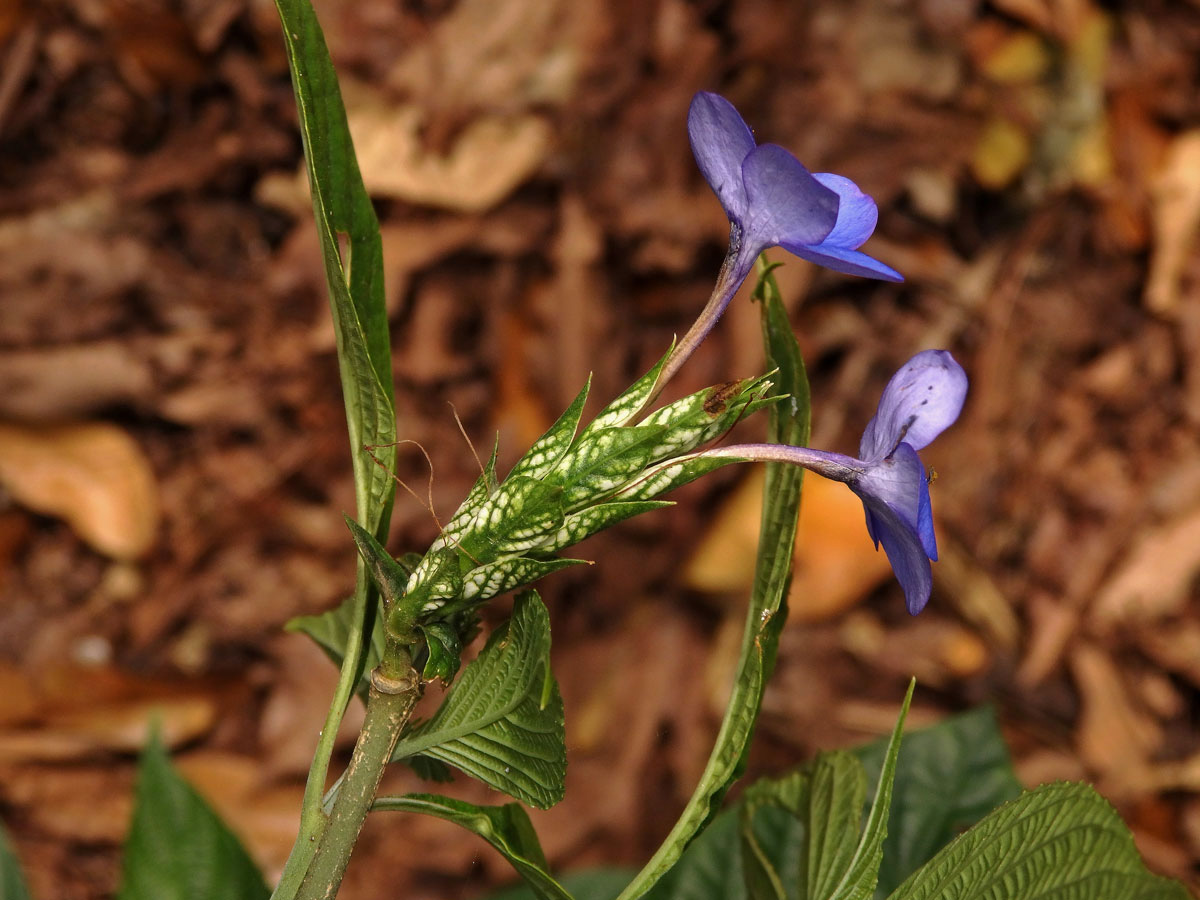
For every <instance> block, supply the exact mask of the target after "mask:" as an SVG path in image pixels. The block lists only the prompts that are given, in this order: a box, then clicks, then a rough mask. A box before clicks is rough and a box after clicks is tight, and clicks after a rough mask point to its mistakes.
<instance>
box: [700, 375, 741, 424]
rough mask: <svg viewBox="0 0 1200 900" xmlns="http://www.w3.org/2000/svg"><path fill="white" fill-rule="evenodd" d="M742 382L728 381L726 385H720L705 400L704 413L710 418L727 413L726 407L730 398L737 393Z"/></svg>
mask: <svg viewBox="0 0 1200 900" xmlns="http://www.w3.org/2000/svg"><path fill="white" fill-rule="evenodd" d="M740 384H741V382H738V381H727V382H725V383H724V384H718V385H717V386H716V387H714V388H713V389H712V390H711V391H709V394H708V396H707V397H706V398H705V399H704V411H705V412H706V413H708V414H709V415H710V416H714V417H715V416H719V415H720V414H721V413H723V412H725V407H726V406H728V405H729V398H730V397H732V396H733V395H734V394H736V393H737V389H738V386H739V385H740Z"/></svg>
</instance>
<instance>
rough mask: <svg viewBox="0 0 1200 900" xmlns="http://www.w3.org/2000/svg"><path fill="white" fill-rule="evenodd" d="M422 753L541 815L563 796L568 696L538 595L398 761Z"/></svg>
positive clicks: (398, 753) (524, 597)
mask: <svg viewBox="0 0 1200 900" xmlns="http://www.w3.org/2000/svg"><path fill="white" fill-rule="evenodd" d="M417 754H423V755H425V756H431V757H433V758H434V759H438V760H441V761H442V762H445V763H449V764H450V765H452V766H454V767H455V768H457V769H460V770H461V771H463V772H465V773H466V774H468V775H470V776H472V777H473V778H477V779H479V780H480V781H482V782H483V783H484V784H486V785H488V786H489V787H492V788H495V789H496V790H498V791H504V792H505V793H507V794H508V795H509V796H511V797H515V798H516V799H517V800H520V801H522V802H523V803H528V804H530V805H531V806H536V807H538V808H539V809H547V808H549V807H551V806H553V805H554V804H555V803H557V802H558V801H559V800H561V799H562V797H563V790H564V784H563V779H564V778H565V776H566V768H567V755H566V740H565V736H564V733H563V709H562V698H561V697H560V696H559V693H558V685H557V684H556V683H555V681H554V676H553V675H551V674H550V616H549V614H548V613H547V612H546V607H545V606H544V605H543V604H542V601H541V599H540V598H539V597H538V595H537V593H536V592H534V591H526V592H525V593H523V594H521V595H520V596H518V597H517V599H516V602H515V604H514V606H513V615H512V618H511V619H510V620H509V621H508V622H507V623H506V624H505V625H503V626H502V627H500V628H498V629H496V631H495V632H494V633H493V634H492V636H491V638H489V640H488V642H487V645H486V646H485V647H484V648H483V650H482V651H480V654H479V656H478V657H477V658H476V659H475V660H474V662H472V663H470V664H469V665H467V666H466V667H465V668H464V669H463V671H462V674H461V675H460V676H459V679H458V682H457V683H456V684H455V685H454V686H453V687H452V688H451V689H450V692H449V693H448V694H447V695H446V699H445V700H444V701H443V702H442V705H441V707H440V708H439V709H438V711H437V712H436V713H435V714H434V716H433V718H431V719H430V720H429V721H428V722H425V723H424V724H422V725H420V726H419V727H417V728H415V729H413V731H412V732H411V733H409V734H407V735H405V736H404V737H402V738H401V739H400V743H399V744H398V745H397V746H396V750H395V752H394V753H393V754H392V759H403V758H405V757H408V756H415V755H417Z"/></svg>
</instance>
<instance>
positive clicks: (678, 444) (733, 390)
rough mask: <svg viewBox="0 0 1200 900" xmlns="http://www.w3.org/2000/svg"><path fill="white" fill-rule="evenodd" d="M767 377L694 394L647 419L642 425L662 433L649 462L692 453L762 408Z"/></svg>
mask: <svg viewBox="0 0 1200 900" xmlns="http://www.w3.org/2000/svg"><path fill="white" fill-rule="evenodd" d="M770 384H771V383H770V381H769V380H768V378H767V376H765V375H763V376H759V377H758V378H746V379H743V380H742V381H730V382H728V383H726V384H718V385H716V386H714V387H710V388H706V389H704V390H703V391H697V392H696V393H695V394H691V395H689V396H687V397H683V398H682V399H680V400H676V401H675V402H674V403H672V404H670V405H669V406H664V407H663V408H662V409H660V410H657V411H655V412H654V413H652V414H651V415H649V416H647V417H646V419H645V421H643V423H642V424H643V425H662V426H663V427H664V428H665V429H666V430H665V431H664V433H663V436H662V438H661V439H660V440H659V442H658V443H657V444H656V445H655V446H654V447H653V448H652V450H651V452H650V459H651V461H652V462H657V461H658V460H663V459H668V458H672V457H676V456H679V455H681V454H684V453H689V452H691V451H692V450H695V449H696V448H697V447H699V446H701V445H702V444H706V443H708V442H709V441H711V440H713V439H714V438H716V437H718V436H719V435H722V434H724V433H725V432H727V431H728V430H729V429H730V428H732V427H733V426H734V425H736V424H737V423H738V421H739V420H740V419H742V418H744V417H745V416H747V415H749V414H750V413H752V412H754V411H755V410H756V409H759V408H761V407H762V405H764V404H768V403H772V402H776V401H775V400H773V399H771V398H767V397H764V394H765V393H766V392H767V391H768V390H770Z"/></svg>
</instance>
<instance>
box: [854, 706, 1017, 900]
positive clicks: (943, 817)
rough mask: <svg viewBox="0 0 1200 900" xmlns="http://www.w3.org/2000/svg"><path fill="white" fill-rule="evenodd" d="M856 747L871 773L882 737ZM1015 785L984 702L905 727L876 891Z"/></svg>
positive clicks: (1010, 794)
mask: <svg viewBox="0 0 1200 900" xmlns="http://www.w3.org/2000/svg"><path fill="white" fill-rule="evenodd" d="M855 752H856V754H857V756H858V758H859V759H861V760H862V761H863V765H864V766H865V767H866V770H867V776H868V777H870V778H874V777H875V776H876V775H878V773H879V771H880V770H881V769H882V768H883V760H884V757H885V755H886V752H887V741H886V740H883V741H876V742H875V743H873V744H868V745H867V746H865V747H861V748H859V749H858V750H857V751H855ZM1020 793H1021V785H1020V783H1019V782H1018V781H1017V777H1016V775H1015V774H1014V772H1013V769H1012V762H1011V760H1010V759H1009V755H1008V747H1007V746H1005V743H1004V738H1003V736H1002V735H1001V734H1000V728H999V726H998V725H997V723H996V716H995V713H994V711H993V710H992V709H991V708H990V707H981V708H980V709H976V710H972V711H971V712H967V713H963V714H962V715H959V716H954V717H952V718H949V719H946V720H945V721H944V722H939V723H938V724H937V725H934V726H933V727H931V728H925V729H922V730H921V731H916V732H912V733H911V734H908V735H905V737H904V752H903V753H902V754H900V758H899V760H898V762H897V764H896V781H895V787H894V790H893V794H892V798H893V799H892V815H891V819H890V825H889V828H888V832H889V833H888V836H887V840H886V841H884V844H883V865H882V866H881V867H880V869H879V883H878V884H877V885H876V887H875V896H876V898H878V900H882V898H884V897H886V896H887V895H888V894H890V893H891V892H892V891H893V890H895V889H896V887H897V886H898V885H899V884H900V882H902V881H903V880H904V879H905V878H907V877H908V876H909V875H910V874H911V873H912V872H913V871H914V870H915V869H916V868H917V867H918V866H920V865H922V864H923V863H925V862H927V861H928V860H929V859H930V858H931V857H932V856H933V854H935V853H936V852H937V851H938V850H940V849H941V848H942V847H944V846H945V845H946V844H948V843H949V842H950V841H951V840H952V839H953V838H955V837H957V836H958V835H959V834H961V833H962V832H963V831H965V830H966V829H967V828H969V827H970V826H971V825H974V824H975V823H976V822H978V821H979V820H980V819H981V818H983V816H985V815H987V814H988V813H989V812H991V811H992V810H993V809H995V808H996V807H997V806H999V805H1000V804H1001V803H1005V802H1007V801H1009V800H1012V799H1013V798H1014V797H1017V796H1018V795H1019V794H1020Z"/></svg>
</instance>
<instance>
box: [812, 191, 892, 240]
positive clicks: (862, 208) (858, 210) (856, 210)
mask: <svg viewBox="0 0 1200 900" xmlns="http://www.w3.org/2000/svg"><path fill="white" fill-rule="evenodd" d="M813 178H815V179H817V181H819V182H820V183H821V184H823V185H825V187H827V188H829V189H830V190H831V191H833V192H834V193H835V194H837V195H838V200H839V203H838V214H837V223H836V224H835V225H834V226H833V231H831V232H829V234H827V235H826V236H825V240H823V241H821V243H822V244H823V245H824V246H826V247H841V248H844V249H846V250H856V249H858V248H859V247H861V246H862V245H863V244H864V243H866V240H867V238H869V237H870V236H871V235H872V234H873V233H874V231H875V225H876V224H877V223H878V222H879V208H878V207H877V206H876V205H875V201H874V200H872V199H871V198H870V197H869V196H868V195H867V194H864V193H863V192H862V191H860V190H859V189H858V185H857V184H855V183H854V182H853V181H851V180H850V179H849V178H846V177H845V176H842V175H834V174H832V173H831V172H815V173H814V174H813Z"/></svg>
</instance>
